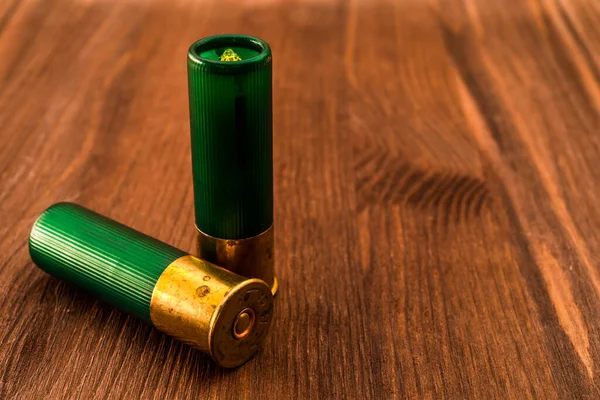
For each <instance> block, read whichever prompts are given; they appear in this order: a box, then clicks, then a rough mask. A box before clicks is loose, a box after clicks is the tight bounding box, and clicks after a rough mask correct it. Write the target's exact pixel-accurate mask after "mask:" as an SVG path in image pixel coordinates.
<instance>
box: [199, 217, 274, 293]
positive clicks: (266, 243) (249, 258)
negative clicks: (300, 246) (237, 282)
mask: <svg viewBox="0 0 600 400" xmlns="http://www.w3.org/2000/svg"><path fill="white" fill-rule="evenodd" d="M196 238H197V240H196V243H197V247H198V257H200V258H202V259H204V260H207V261H209V262H211V263H213V264H216V265H218V266H220V267H223V268H225V269H228V270H230V271H232V272H235V273H236V274H239V275H242V276H245V277H247V278H259V279H262V280H263V281H265V282H266V283H267V285H269V286H270V287H271V292H272V293H273V295H275V294H276V293H277V290H278V289H279V283H278V282H277V278H276V277H275V271H274V269H275V266H274V261H275V260H274V258H275V257H274V252H275V247H274V237H273V226H271V227H270V228H269V229H267V230H266V231H264V232H263V233H261V234H260V235H257V236H253V237H251V238H247V239H237V240H228V239H219V238H216V237H213V236H210V235H207V234H206V233H204V232H202V231H201V230H199V229H198V234H197V236H196Z"/></svg>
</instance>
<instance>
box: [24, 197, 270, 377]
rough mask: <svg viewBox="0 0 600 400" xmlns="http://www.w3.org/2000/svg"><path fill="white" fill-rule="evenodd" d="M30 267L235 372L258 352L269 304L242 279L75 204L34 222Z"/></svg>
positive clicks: (264, 289) (266, 294) (261, 286)
mask: <svg viewBox="0 0 600 400" xmlns="http://www.w3.org/2000/svg"><path fill="white" fill-rule="evenodd" d="M29 253H30V255H31V258H32V260H33V261H34V262H35V263H36V264H37V265H38V266H39V267H40V268H41V269H43V270H44V271H46V272H48V273H49V274H51V275H54V276H55V277H57V278H60V279H63V280H65V281H67V282H69V283H71V284H73V285H76V286H79V287H81V288H83V289H85V290H87V291H88V292H91V293H93V294H94V295H96V296H97V297H99V298H101V299H102V300H104V301H106V302H108V303H110V304H112V305H114V306H115V307H118V308H120V309H122V310H123V311H125V312H127V313H129V314H131V315H133V316H135V317H137V318H139V319H142V320H144V321H146V322H148V323H150V324H152V325H153V326H155V327H156V328H158V329H159V330H161V331H162V332H164V333H166V334H168V335H171V336H173V337H175V338H177V339H179V340H181V341H183V342H185V343H188V344H190V345H192V346H194V347H197V348H199V349H200V350H202V351H204V352H206V353H208V354H210V356H211V357H212V358H213V359H214V360H215V362H216V363H217V364H219V365H221V366H223V367H237V366H239V365H241V364H243V363H244V362H246V361H247V360H249V359H250V358H251V357H252V356H253V355H254V354H255V353H256V351H257V350H258V347H259V345H260V343H261V342H262V341H263V339H264V338H265V336H266V334H267V331H268V329H269V325H270V324H271V316H272V308H273V296H272V295H271V291H270V289H269V287H268V286H267V285H266V284H265V282H263V281H261V280H259V279H246V278H242V277H241V276H239V275H236V274H233V273H231V272H230V271H227V270H225V269H223V268H220V267H217V266H216V265H213V264H211V263H209V262H206V261H204V260H200V259H198V258H196V257H193V256H191V255H189V254H186V252H184V251H181V250H178V249H176V248H174V247H172V246H169V245H168V244H165V243H163V242H160V241H159V240H156V239H154V238H151V237H150V236H147V235H144V234H143V233H141V232H138V231H135V230H133V229H131V228H128V227H126V226H124V225H121V224H120V223H118V222H115V221H113V220H111V219H108V218H106V217H103V216H101V215H99V214H96V213H95V212H93V211H90V210H88V209H85V208H83V207H81V206H78V205H76V204H70V203H58V204H55V205H53V206H52V207H50V208H48V209H47V210H46V211H44V212H43V213H42V215H41V216H40V217H39V218H38V220H37V221H36V222H35V224H34V226H33V229H32V231H31V235H30V238H29Z"/></svg>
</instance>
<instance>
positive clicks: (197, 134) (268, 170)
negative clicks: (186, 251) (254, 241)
mask: <svg viewBox="0 0 600 400" xmlns="http://www.w3.org/2000/svg"><path fill="white" fill-rule="evenodd" d="M229 48H233V49H236V50H237V51H238V52H240V55H241V61H234V62H227V61H220V60H219V58H218V52H222V51H223V50H224V49H229ZM215 49H216V50H215ZM215 51H216V52H217V53H216V55H215V53H214V52H215ZM211 54H212V56H211ZM242 54H243V55H242ZM271 67H272V57H271V49H270V48H269V45H268V44H267V43H266V42H264V41H263V40H260V39H257V38H253V37H249V36H241V35H221V36H212V37H209V38H205V39H202V40H199V41H198V42H196V43H194V44H193V45H192V46H191V47H190V50H189V52H188V83H189V101H190V125H191V136H192V138H191V142H192V168H193V176H194V200H195V212H196V227H197V228H198V229H200V230H201V231H202V232H204V233H206V234H208V235H210V236H214V237H217V238H225V239H242V238H248V237H252V236H256V235H258V234H260V233H262V232H264V231H265V230H267V229H268V228H269V227H270V226H271V225H272V223H273V144H272V142H273V134H272V130H273V129H272V119H273V116H272V68H271Z"/></svg>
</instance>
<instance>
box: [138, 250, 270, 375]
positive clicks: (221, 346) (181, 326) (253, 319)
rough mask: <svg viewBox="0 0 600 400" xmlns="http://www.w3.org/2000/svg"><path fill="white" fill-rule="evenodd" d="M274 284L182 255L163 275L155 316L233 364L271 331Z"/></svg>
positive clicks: (158, 323) (167, 329)
mask: <svg viewBox="0 0 600 400" xmlns="http://www.w3.org/2000/svg"><path fill="white" fill-rule="evenodd" d="M269 289H270V288H269V287H268V286H267V285H266V284H265V283H264V282H263V281H261V280H259V279H244V278H242V277H240V276H238V275H235V274H232V273H230V272H229V271H227V270H225V269H223V268H220V267H217V266H216V265H213V264H211V263H209V262H207V261H204V260H200V259H198V258H196V257H194V256H183V257H181V258H178V259H177V260H175V261H173V262H172V263H171V264H170V265H169V266H168V267H167V268H166V269H165V270H164V271H163V273H162V274H161V276H160V277H159V278H158V281H157V282H156V285H155V286H154V291H153V293H152V299H151V301H150V318H151V320H152V324H153V325H154V326H155V327H156V328H158V329H159V330H161V331H162V332H164V333H166V334H168V335H170V336H173V337H175V338H177V339H179V340H181V341H182V342H185V343H187V344H190V345H192V346H194V347H197V348H199V349H200V350H202V351H204V352H206V353H209V354H210V356H211V357H212V358H213V360H215V362H216V363H217V364H219V365H221V366H223V367H228V368H233V367H237V366H239V365H241V364H243V363H245V362H246V361H248V360H249V359H250V358H251V357H252V356H253V355H254V354H255V353H256V352H257V351H258V349H259V346H260V344H261V343H262V341H263V340H264V338H265V337H266V335H267V332H268V330H269V326H270V325H271V317H272V315H273V296H272V295H271V292H270V290H269Z"/></svg>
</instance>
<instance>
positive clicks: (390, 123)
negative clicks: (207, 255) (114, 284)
mask: <svg viewBox="0 0 600 400" xmlns="http://www.w3.org/2000/svg"><path fill="white" fill-rule="evenodd" d="M224 32H244V33H248V34H252V35H256V36H260V37H262V38H264V39H266V40H267V41H269V42H270V43H271V45H272V48H273V52H274V60H275V64H274V66H275V78H274V79H275V99H274V100H275V101H274V105H275V108H274V128H275V141H274V146H275V147H274V149H275V201H276V207H275V210H276V211H275V212H276V216H275V217H276V224H277V228H276V232H277V254H276V261H277V264H276V266H277V267H276V268H277V274H278V277H279V280H280V283H281V288H280V293H279V295H278V298H277V313H276V317H275V323H274V326H273V328H272V331H271V333H270V336H269V338H268V339H267V342H266V345H265V347H264V349H262V350H261V352H260V354H259V355H258V356H257V357H256V358H255V359H253V360H252V361H250V362H249V363H248V364H246V365H245V366H243V367H241V368H239V369H236V370H233V371H228V370H224V369H220V368H217V367H215V365H213V364H212V363H211V361H210V360H209V358H208V357H206V356H205V355H203V354H202V353H200V352H198V351H195V350H192V349H190V348H189V347H187V346H185V345H182V344H181V343H178V342H177V341H174V340H172V339H170V338H168V337H166V336H164V335H162V334H161V333H159V332H157V331H156V330H154V329H152V328H150V327H148V326H145V325H144V324H142V323H140V322H138V321H136V320H134V319H132V318H130V317H128V316H126V315H125V314H123V313H121V312H119V311H116V310H114V309H112V308H111V307H109V306H106V305H104V304H102V303H100V302H97V301H96V300H94V299H93V298H91V297H90V296H88V295H87V294H85V293H84V292H82V291H80V290H78V289H76V288H72V287H69V286H67V285H66V284H64V283H62V282H59V281H58V280H56V279H54V278H52V277H50V276H48V275H46V274H44V273H43V272H41V271H40V270H39V269H37V268H36V267H35V266H34V265H33V264H32V262H31V260H30V258H29V255H28V251H27V238H28V233H29V230H30V228H31V225H32V223H33V221H34V220H35V218H36V217H37V215H39V214H40V212H41V211H42V210H43V209H44V208H45V207H47V206H49V205H50V204H52V203H54V202H57V201H61V200H68V201H75V202H78V203H80V204H82V205H84V206H87V207H89V208H92V209H94V210H96V211H98V212H100V213H102V214H105V215H108V216H110V217H112V218H114V219H117V220H119V221H121V222H123V223H125V224H128V225H130V226H132V227H134V228H136V229H138V230H141V231H143V232H145V233H148V234H151V235H153V236H156V237H158V238H160V239H161V240H164V241H166V242H168V243H171V244H173V245H175V246H178V247H180V248H182V249H185V250H188V251H192V250H193V249H194V225H193V202H192V185H191V166H190V151H189V127H188V110H187V87H186V74H185V54H186V50H187V47H188V46H189V45H190V44H191V43H192V42H193V41H194V40H196V39H198V38H200V37H202V36H207V35H211V34H216V33H224ZM0 127H1V128H0V222H1V224H0V321H1V322H0V376H1V380H0V398H2V399H41V398H48V399H67V398H85V399H88V398H90V399H91V398H99V399H100V398H114V399H118V398H144V399H146V398H155V399H166V398H169V399H175V398H177V399H179V398H181V399H187V398H190V399H192V398H241V399H260V398H264V399H271V398H280V399H287V398H290V399H296V398H323V399H331V398H360V399H363V398H373V399H383V398H386V399H387V398H447V399H463V398H473V399H487V398H501V399H523V398H526V399H529V398H543V399H576V398H589V399H594V398H600V385H599V383H598V382H599V381H598V379H600V378H599V375H600V322H599V321H600V311H599V310H600V269H599V266H600V263H599V257H598V254H600V233H599V232H600V207H598V200H597V199H598V197H599V196H600V191H599V189H598V187H599V186H598V182H599V179H600V164H598V160H599V159H600V134H599V132H600V3H598V2H597V1H595V0H526V1H520V0H507V1H502V2H500V1H487V0H426V1H412V0H396V1H386V0H376V1H359V0H351V1H347V2H343V1H338V0H328V1H312V0H294V1H291V2H284V1H278V0H260V1H246V2H242V3H239V2H234V1H232V0H226V1H216V0H215V1H191V0H189V1H184V0H177V1H167V0H164V1H162V0H157V1H133V0H131V1H116V0H115V1H109V0H100V1H92V0H47V1H42V0H26V1H21V0H6V1H4V2H2V3H0Z"/></svg>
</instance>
